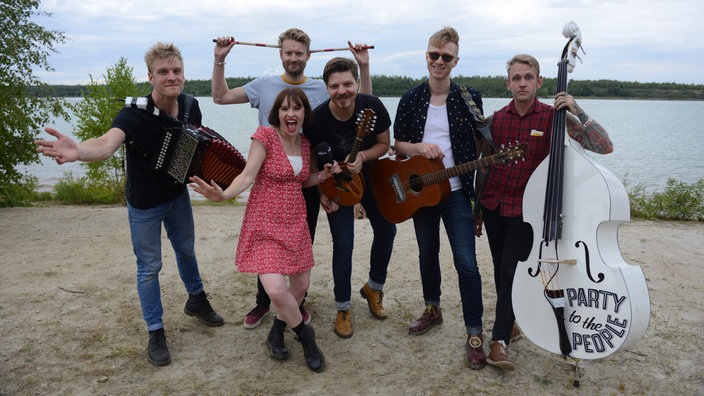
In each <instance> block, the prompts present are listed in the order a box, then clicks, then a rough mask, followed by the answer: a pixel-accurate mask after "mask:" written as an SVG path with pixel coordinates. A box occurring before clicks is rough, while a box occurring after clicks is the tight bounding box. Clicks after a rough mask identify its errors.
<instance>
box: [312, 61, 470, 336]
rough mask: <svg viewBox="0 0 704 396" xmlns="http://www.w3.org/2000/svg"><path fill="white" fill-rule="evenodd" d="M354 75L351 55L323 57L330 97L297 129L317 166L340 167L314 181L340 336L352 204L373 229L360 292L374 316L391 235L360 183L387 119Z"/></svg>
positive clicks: (346, 329) (348, 332)
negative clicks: (328, 242)
mask: <svg viewBox="0 0 704 396" xmlns="http://www.w3.org/2000/svg"><path fill="white" fill-rule="evenodd" d="M358 78H359V77H358V67H357V64H356V63H355V62H354V61H353V60H352V59H347V58H339V57H338V58H333V59H331V60H330V61H328V63H327V64H326V65H325V68H324V70H323V81H324V82H325V85H326V87H327V91H328V95H329V96H330V99H329V100H327V101H326V102H323V103H322V104H321V105H320V106H318V107H317V108H316V109H315V111H314V117H313V126H312V127H311V128H305V129H304V130H303V133H304V134H305V135H306V136H307V137H308V139H310V140H311V144H312V145H313V147H316V148H317V151H318V157H319V158H318V163H319V164H318V165H319V166H322V164H323V163H326V162H331V161H332V160H333V159H334V160H336V161H337V162H338V163H340V166H341V168H342V176H341V177H339V178H331V179H328V180H326V181H325V182H323V183H321V185H320V186H319V189H320V191H321V196H320V201H321V204H322V206H323V209H324V210H325V212H326V213H327V217H328V223H329V225H330V233H331V234H332V242H333V253H332V273H333V281H334V283H335V286H334V293H335V302H336V303H337V311H338V312H337V318H336V321H335V333H336V334H337V335H338V336H339V337H342V338H348V337H351V336H352V332H353V331H352V318H351V312H350V309H351V305H352V304H351V294H352V292H351V289H352V287H351V276H352V250H353V247H354V221H355V219H354V214H353V210H354V205H355V204H356V203H359V202H361V204H362V206H363V207H364V209H365V211H366V215H367V218H368V219H369V221H370V223H371V226H372V229H373V230H374V240H373V242H372V248H371V252H370V258H369V264H370V269H369V280H368V282H367V283H366V284H365V285H364V286H363V287H362V289H361V290H360V293H361V295H362V297H363V298H364V299H366V300H367V304H368V306H369V311H370V312H371V313H372V315H373V316H374V317H375V318H377V319H385V318H386V317H387V313H386V310H385V309H384V306H383V305H382V298H383V292H382V288H383V286H384V283H385V282H386V273H387V267H388V265H389V260H390V259H391V253H392V251H393V244H394V238H395V236H396V225H395V224H393V223H390V222H389V221H387V220H386V219H384V218H383V217H382V216H381V214H380V213H379V210H378V209H377V207H376V203H375V201H374V196H373V191H372V190H371V189H370V186H369V185H368V184H366V185H365V178H366V177H367V175H368V172H369V169H370V168H371V165H372V164H373V163H374V162H375V161H376V160H377V158H379V157H381V156H383V155H384V154H386V152H387V150H388V149H389V143H390V139H391V138H390V132H389V127H390V126H391V118H390V117H389V113H388V112H387V110H386V108H385V107H384V105H383V104H382V102H381V101H380V100H379V98H377V97H374V96H371V95H366V94H361V93H358V92H357V88H358ZM328 153H330V154H328ZM470 231H471V230H470Z"/></svg>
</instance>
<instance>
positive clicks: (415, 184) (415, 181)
mask: <svg viewBox="0 0 704 396" xmlns="http://www.w3.org/2000/svg"><path fill="white" fill-rule="evenodd" d="M408 187H410V188H411V191H413V192H414V193H419V192H421V190H423V180H422V179H421V177H420V176H418V175H411V176H410V177H409V178H408Z"/></svg>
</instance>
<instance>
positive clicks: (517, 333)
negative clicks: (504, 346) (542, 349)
mask: <svg viewBox="0 0 704 396" xmlns="http://www.w3.org/2000/svg"><path fill="white" fill-rule="evenodd" d="M521 338H523V332H522V331H521V328H520V327H519V326H518V323H516V322H513V328H511V342H514V341H518V340H520V339H521Z"/></svg>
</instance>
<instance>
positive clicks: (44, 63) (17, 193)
mask: <svg viewBox="0 0 704 396" xmlns="http://www.w3.org/2000/svg"><path fill="white" fill-rule="evenodd" d="M1 1H2V3H0V4H2V13H0V26H2V28H1V29H0V142H2V143H1V144H0V206H16V205H26V204H28V202H29V199H28V198H29V197H30V196H31V193H32V191H33V189H34V186H35V185H36V179H35V178H32V177H29V176H26V175H23V174H22V173H20V172H19V171H18V170H17V165H26V164H30V163H36V162H39V156H38V154H37V152H36V150H35V145H34V140H35V138H36V137H37V136H38V134H39V133H40V131H41V130H42V127H43V126H44V125H45V124H46V123H47V122H48V121H49V119H50V118H51V117H52V116H55V117H63V118H66V117H67V116H66V113H65V112H64V110H63V101H62V100H61V99H58V98H52V97H50V94H49V91H50V87H49V85H47V84H45V83H42V82H41V81H40V80H39V78H38V77H37V76H35V75H34V74H33V70H34V69H36V68H41V69H43V70H46V71H52V70H53V69H52V68H51V67H50V66H49V63H48V60H47V58H48V57H49V55H50V54H52V53H58V51H57V50H56V48H55V47H54V46H55V45H57V44H60V43H64V42H65V41H66V37H65V36H64V34H63V33H62V32H58V31H50V30H46V29H45V28H44V27H43V26H40V25H38V24H37V23H35V22H33V21H32V17H33V16H49V15H50V14H49V13H47V12H43V11H39V10H38V8H39V1H38V0H1ZM30 88H31V89H30Z"/></svg>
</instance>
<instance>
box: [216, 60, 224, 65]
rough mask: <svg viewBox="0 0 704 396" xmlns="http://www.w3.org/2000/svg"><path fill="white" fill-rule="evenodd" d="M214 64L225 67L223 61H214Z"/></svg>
mask: <svg viewBox="0 0 704 396" xmlns="http://www.w3.org/2000/svg"><path fill="white" fill-rule="evenodd" d="M214 63H215V65H216V66H225V61H224V60H221V61H219V60H217V59H216V60H215V62H214Z"/></svg>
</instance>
